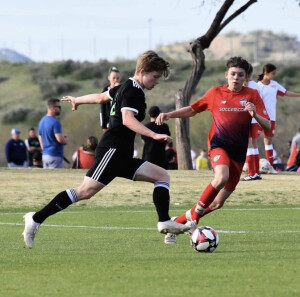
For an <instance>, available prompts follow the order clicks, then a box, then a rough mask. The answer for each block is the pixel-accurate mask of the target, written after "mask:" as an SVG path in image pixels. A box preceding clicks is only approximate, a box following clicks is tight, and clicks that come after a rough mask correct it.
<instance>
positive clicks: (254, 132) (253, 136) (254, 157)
mask: <svg viewBox="0 0 300 297" xmlns="http://www.w3.org/2000/svg"><path fill="white" fill-rule="evenodd" d="M252 76H253V67H252V65H251V64H249V69H248V71H247V77H246V81H245V83H244V85H245V86H247V87H248V88H251V89H254V90H256V91H257V92H258V93H259V95H260V96H261V93H260V87H259V85H258V83H257V82H255V81H254V80H253V79H252ZM261 132H262V131H261V129H260V126H259V125H258V123H257V121H256V120H255V119H254V118H253V119H252V121H251V128H250V132H249V140H248V149H247V157H246V163H247V165H248V173H247V175H246V176H245V177H242V178H241V181H252V180H261V179H262V177H261V176H260V174H259V173H260V172H259V149H258V137H259V136H260V134H261Z"/></svg>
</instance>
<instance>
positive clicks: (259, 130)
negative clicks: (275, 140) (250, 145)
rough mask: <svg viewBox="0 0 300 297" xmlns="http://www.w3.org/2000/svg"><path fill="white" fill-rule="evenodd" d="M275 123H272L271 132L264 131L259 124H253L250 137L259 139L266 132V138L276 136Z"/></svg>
mask: <svg viewBox="0 0 300 297" xmlns="http://www.w3.org/2000/svg"><path fill="white" fill-rule="evenodd" d="M275 123H276V122H275V121H271V129H270V130H269V131H264V130H263V129H262V127H261V126H260V125H258V123H255V124H251V128H250V132H249V137H251V138H258V137H259V136H260V134H261V133H262V132H264V135H265V136H268V137H274V135H275Z"/></svg>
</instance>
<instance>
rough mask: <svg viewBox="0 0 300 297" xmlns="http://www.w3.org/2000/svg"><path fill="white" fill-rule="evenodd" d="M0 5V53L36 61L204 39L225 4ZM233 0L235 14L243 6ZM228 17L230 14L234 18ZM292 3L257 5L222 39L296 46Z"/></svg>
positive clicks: (272, 0)
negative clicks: (245, 36)
mask: <svg viewBox="0 0 300 297" xmlns="http://www.w3.org/2000/svg"><path fill="white" fill-rule="evenodd" d="M202 2H203V1H202V0H130V1H125V0H84V1H83V0H24V1H23V0H19V1H17V0H10V1H7V0H0V7H1V9H0V28H1V34H0V48H11V49H13V50H16V51H18V52H19V53H22V54H24V55H26V56H28V57H30V58H31V59H33V60H34V61H46V62H52V61H55V60H63V59H73V60H76V61H77V60H79V61H83V60H88V61H97V60H99V59H108V60H111V61H112V60H114V59H116V58H135V57H137V56H138V55H139V54H140V53H142V52H143V51H145V50H148V49H155V47H156V46H157V45H160V44H169V43H173V42H182V41H190V40H193V39H195V38H197V37H199V36H201V35H203V34H204V33H205V32H206V31H207V29H208V28H209V25H210V24H211V22H212V19H213V18H214V16H215V14H216V11H217V10H218V9H219V7H220V5H221V3H222V2H223V1H218V0H215V1H213V0H210V1H206V2H207V3H212V2H213V3H215V4H206V5H204V6H201V3H202ZM246 2H247V1H246V0H236V4H235V5H234V6H233V10H232V11H234V10H236V9H238V8H239V7H240V6H241V5H243V4H244V3H246ZM232 11H231V12H232ZM299 19H300V7H299V6H298V4H297V2H296V1H295V0H258V2H257V3H255V4H253V5H252V6H251V7H250V8H248V10H247V11H246V12H245V13H243V14H242V15H240V16H239V17H237V18H236V19H235V20H233V21H232V22H231V23H230V24H229V25H228V26H227V27H226V28H225V29H224V30H223V31H222V32H221V33H228V32H229V31H232V30H234V31H237V32H241V33H248V32H250V31H253V30H257V29H259V30H271V31H273V32H275V33H286V34H289V35H292V36H297V38H298V40H300V29H299Z"/></svg>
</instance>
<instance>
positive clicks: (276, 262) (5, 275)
mask: <svg viewBox="0 0 300 297" xmlns="http://www.w3.org/2000/svg"><path fill="white" fill-rule="evenodd" d="M183 210H184V209H181V210H177V211H176V212H174V211H171V213H172V215H176V214H179V212H180V211H183ZM24 211H26V210H25V209H24ZM178 211H179V212H178ZM0 215H1V216H0V220H1V227H0V229H1V234H2V235H1V241H2V244H1V246H2V253H1V258H0V259H1V270H2V271H1V275H2V278H1V281H2V283H3V285H2V286H1V288H0V293H1V296H186V295H189V294H197V295H198V294H201V295H209V296H264V297H266V296H272V297H276V296H278V297H284V296H287V297H290V296H298V294H299V292H300V286H299V284H297V279H299V271H298V268H299V244H300V238H299V208H298V209H297V208H295V207H292V206H289V207H285V208H282V207H281V206H276V207H266V206H265V207H262V208H258V207H256V208H255V209H253V208H251V209H250V208H249V206H247V205H241V206H240V207H239V208H236V207H235V208H234V207H226V208H224V209H223V210H220V211H218V212H215V213H213V214H211V215H210V216H207V217H206V218H203V220H202V221H201V224H205V225H210V226H213V227H214V228H215V229H216V230H219V236H220V244H219V246H218V248H217V249H216V251H215V252H214V253H212V254H201V253H197V252H195V251H193V249H192V248H191V246H190V245H189V239H188V236H187V235H181V236H179V237H178V242H177V244H176V245H164V244H163V236H162V235H161V234H159V233H158V232H157V231H156V230H155V222H156V214H155V212H154V210H153V209H152V208H149V207H142V206H140V207H133V208H130V209H129V208H126V207H125V208H120V207H119V208H118V207H114V208H99V207H97V208H95V209H90V208H86V207H79V208H76V209H74V208H73V209H72V208H70V209H69V210H68V211H65V212H62V213H60V214H59V215H56V216H53V217H51V218H49V219H48V220H47V222H45V224H44V226H42V227H41V229H40V232H39V233H38V235H37V237H36V242H35V247H34V249H32V250H29V249H25V248H24V247H23V242H22V237H21V232H22V229H23V226H22V214H21V213H20V212H17V213H16V212H13V211H11V212H10V213H1V214H0ZM6 223H7V224H6ZM9 223H10V224H11V225H9ZM227 232H228V233H227ZM230 232H232V233H230ZM239 232H241V233H239Z"/></svg>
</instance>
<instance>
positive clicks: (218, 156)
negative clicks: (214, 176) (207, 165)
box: [213, 155, 221, 162]
mask: <svg viewBox="0 0 300 297" xmlns="http://www.w3.org/2000/svg"><path fill="white" fill-rule="evenodd" d="M220 157H221V155H216V156H214V158H213V161H214V162H217V161H218V160H219V159H220Z"/></svg>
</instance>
